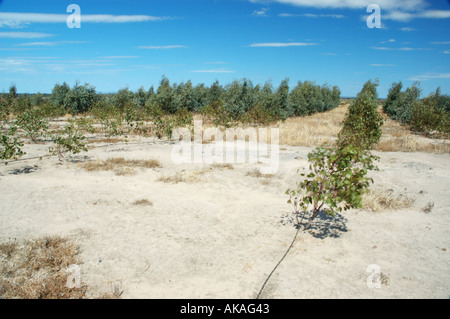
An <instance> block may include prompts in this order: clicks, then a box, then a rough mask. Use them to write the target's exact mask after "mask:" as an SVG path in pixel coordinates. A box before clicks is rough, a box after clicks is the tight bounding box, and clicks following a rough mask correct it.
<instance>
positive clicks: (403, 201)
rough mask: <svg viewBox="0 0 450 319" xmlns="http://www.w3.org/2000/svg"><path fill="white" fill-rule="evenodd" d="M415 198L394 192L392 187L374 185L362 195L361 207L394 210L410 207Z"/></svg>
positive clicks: (378, 210) (374, 210)
mask: <svg viewBox="0 0 450 319" xmlns="http://www.w3.org/2000/svg"><path fill="white" fill-rule="evenodd" d="M414 202H415V200H414V199H412V198H409V197H407V196H406V195H404V194H398V195H395V194H394V190H392V189H383V188H381V187H376V188H373V189H370V190H369V192H368V193H367V194H365V195H364V196H363V202H362V204H363V206H362V208H363V209H367V210H370V211H372V212H382V211H385V210H396V209H403V208H409V207H412V205H413V204H414Z"/></svg>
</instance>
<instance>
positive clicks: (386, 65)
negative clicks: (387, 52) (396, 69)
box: [370, 64, 397, 67]
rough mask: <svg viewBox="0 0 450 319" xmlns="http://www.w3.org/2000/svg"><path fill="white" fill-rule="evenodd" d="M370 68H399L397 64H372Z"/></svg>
mask: <svg viewBox="0 0 450 319" xmlns="http://www.w3.org/2000/svg"><path fill="white" fill-rule="evenodd" d="M370 66H375V67H393V66H397V65H396V64H371V65H370Z"/></svg>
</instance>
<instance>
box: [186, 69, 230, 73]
mask: <svg viewBox="0 0 450 319" xmlns="http://www.w3.org/2000/svg"><path fill="white" fill-rule="evenodd" d="M191 72H193V73H235V71H232V70H228V69H211V70H195V71H191Z"/></svg>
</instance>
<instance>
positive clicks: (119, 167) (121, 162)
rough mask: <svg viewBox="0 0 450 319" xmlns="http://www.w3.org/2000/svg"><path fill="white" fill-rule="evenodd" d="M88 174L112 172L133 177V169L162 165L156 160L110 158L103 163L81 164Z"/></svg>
mask: <svg viewBox="0 0 450 319" xmlns="http://www.w3.org/2000/svg"><path fill="white" fill-rule="evenodd" d="M81 166H82V167H83V168H84V169H85V170H87V171H88V172H95V171H114V173H115V174H116V175H118V176H125V175H134V174H135V173H136V171H135V170H134V168H136V167H142V168H161V167H162V165H161V163H160V162H159V161H158V160H155V159H152V160H126V159H124V158H123V157H120V158H110V159H107V160H105V161H93V162H87V163H83V164H82V165H81Z"/></svg>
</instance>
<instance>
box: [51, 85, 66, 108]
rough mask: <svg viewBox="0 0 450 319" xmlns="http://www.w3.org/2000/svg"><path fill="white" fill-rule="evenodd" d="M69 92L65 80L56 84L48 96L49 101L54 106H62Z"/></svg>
mask: <svg viewBox="0 0 450 319" xmlns="http://www.w3.org/2000/svg"><path fill="white" fill-rule="evenodd" d="M69 92H70V87H69V85H68V84H67V83H66V82H64V83H63V84H62V85H59V84H56V85H55V87H54V88H53V90H52V94H51V95H50V97H49V102H50V103H51V104H52V105H53V106H54V107H56V108H59V107H61V106H64V100H65V98H66V95H67V94H68V93H69Z"/></svg>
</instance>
